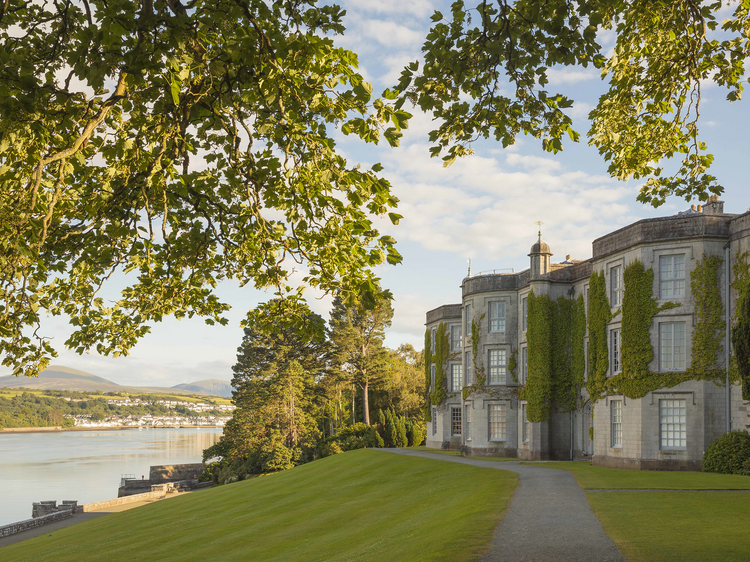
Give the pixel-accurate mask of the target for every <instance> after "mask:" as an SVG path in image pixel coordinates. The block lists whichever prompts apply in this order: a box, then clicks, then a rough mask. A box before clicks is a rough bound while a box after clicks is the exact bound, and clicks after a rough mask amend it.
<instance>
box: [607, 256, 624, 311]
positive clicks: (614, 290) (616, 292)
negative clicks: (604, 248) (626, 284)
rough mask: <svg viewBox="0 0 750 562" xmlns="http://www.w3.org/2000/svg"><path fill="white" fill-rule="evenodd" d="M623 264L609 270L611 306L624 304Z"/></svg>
mask: <svg viewBox="0 0 750 562" xmlns="http://www.w3.org/2000/svg"><path fill="white" fill-rule="evenodd" d="M622 289H623V286H622V266H621V265H616V266H614V267H612V268H611V269H610V270H609V299H610V303H611V306H620V305H621V304H622Z"/></svg>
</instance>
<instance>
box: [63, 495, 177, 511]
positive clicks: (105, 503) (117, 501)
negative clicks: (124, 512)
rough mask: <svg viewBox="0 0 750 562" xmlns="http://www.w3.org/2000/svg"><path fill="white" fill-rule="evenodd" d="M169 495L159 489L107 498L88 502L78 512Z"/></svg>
mask: <svg viewBox="0 0 750 562" xmlns="http://www.w3.org/2000/svg"><path fill="white" fill-rule="evenodd" d="M166 495H167V493H166V491H164V490H158V491H155V492H146V493H145V494H134V495H132V496H125V497H122V498H116V499H114V500H106V501H103V502H94V503H86V504H83V505H82V506H79V508H78V511H77V513H87V512H89V511H98V510H100V509H104V508H105V507H115V506H118V505H125V504H128V503H136V502H142V501H146V500H160V499H162V498H164V497H165V496H166Z"/></svg>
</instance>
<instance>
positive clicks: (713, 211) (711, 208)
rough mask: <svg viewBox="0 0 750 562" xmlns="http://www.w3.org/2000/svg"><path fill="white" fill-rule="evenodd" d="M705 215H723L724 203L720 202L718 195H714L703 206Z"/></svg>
mask: <svg viewBox="0 0 750 562" xmlns="http://www.w3.org/2000/svg"><path fill="white" fill-rule="evenodd" d="M703 213H704V214H706V215H723V214H724V201H719V196H718V195H712V196H711V197H709V198H708V201H706V204H705V205H704V206H703Z"/></svg>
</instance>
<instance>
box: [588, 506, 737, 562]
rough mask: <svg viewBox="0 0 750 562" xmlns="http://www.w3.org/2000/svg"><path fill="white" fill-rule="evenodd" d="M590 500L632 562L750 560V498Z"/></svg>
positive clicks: (609, 533) (722, 561)
mask: <svg viewBox="0 0 750 562" xmlns="http://www.w3.org/2000/svg"><path fill="white" fill-rule="evenodd" d="M586 497H587V498H588V500H589V503H590V504H591V507H592V508H593V510H594V513H596V516H597V517H598V518H599V520H600V521H601V522H602V526H603V527H604V530H605V531H606V532H607V534H608V535H609V536H610V537H611V538H612V540H614V541H615V543H616V544H617V546H618V547H619V548H620V552H622V553H623V555H624V556H625V558H626V559H627V560H645V561H648V562H693V561H694V562H704V561H721V562H747V560H750V533H748V529H749V528H750V494H747V493H741V492H715V493H711V492H589V493H587V494H586Z"/></svg>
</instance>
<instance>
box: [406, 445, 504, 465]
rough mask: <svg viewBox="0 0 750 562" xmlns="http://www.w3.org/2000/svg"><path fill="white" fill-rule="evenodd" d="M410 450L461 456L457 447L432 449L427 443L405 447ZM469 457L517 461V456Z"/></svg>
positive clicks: (485, 459)
mask: <svg viewBox="0 0 750 562" xmlns="http://www.w3.org/2000/svg"><path fill="white" fill-rule="evenodd" d="M404 449H406V450H408V451H422V452H424V453H437V454H438V455H450V456H453V457H460V456H461V455H459V454H458V451H457V450H456V449H432V448H429V447H427V446H425V445H419V446H418V447H404ZM466 458H467V459H477V460H480V461H500V462H502V461H517V460H518V459H517V458H512V457H466Z"/></svg>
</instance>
